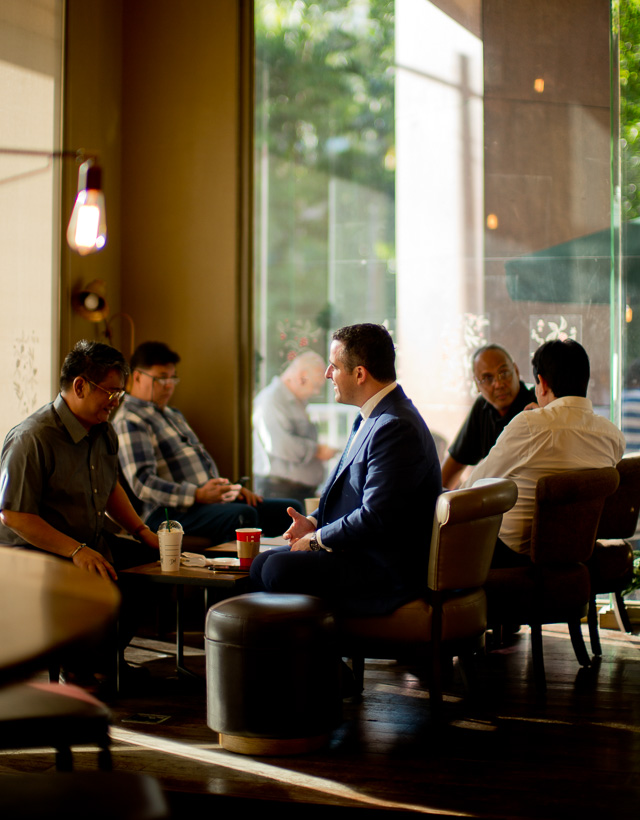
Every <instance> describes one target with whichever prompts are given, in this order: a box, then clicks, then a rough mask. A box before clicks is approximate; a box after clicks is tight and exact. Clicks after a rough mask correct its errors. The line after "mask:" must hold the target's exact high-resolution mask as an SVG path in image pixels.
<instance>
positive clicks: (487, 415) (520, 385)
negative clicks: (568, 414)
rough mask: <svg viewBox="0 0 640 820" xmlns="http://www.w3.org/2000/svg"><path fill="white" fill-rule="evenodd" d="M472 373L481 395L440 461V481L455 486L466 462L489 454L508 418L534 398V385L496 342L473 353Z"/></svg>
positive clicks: (473, 461)
mask: <svg viewBox="0 0 640 820" xmlns="http://www.w3.org/2000/svg"><path fill="white" fill-rule="evenodd" d="M472 361H473V375H474V381H475V383H476V387H477V388H478V391H479V393H480V395H479V396H478V398H477V399H476V401H475V403H474V405H473V407H472V408H471V410H470V412H469V415H468V416H467V418H466V420H465V422H464V424H463V425H462V427H461V428H460V431H459V433H458V435H457V436H456V438H455V441H454V442H453V444H452V445H451V446H450V447H449V452H448V454H447V456H446V457H445V459H444V461H443V463H442V485H443V487H445V488H446V489H448V490H453V489H455V488H456V487H457V486H458V484H459V482H460V478H461V476H462V473H463V472H464V470H465V467H467V466H468V465H475V464H478V462H479V461H482V459H483V458H484V457H485V456H486V455H487V454H488V452H489V450H491V448H492V447H493V445H494V444H495V443H496V440H497V438H498V436H499V435H500V433H501V432H502V431H503V430H504V428H505V427H506V426H507V424H509V422H510V421H511V420H512V419H513V418H515V416H517V415H518V413H520V412H522V410H524V409H525V407H527V406H528V405H529V404H532V403H534V402H535V401H536V395H535V392H534V391H533V389H531V390H530V389H529V388H528V387H527V386H526V385H525V383H524V382H522V381H521V380H520V372H519V370H518V365H517V364H516V363H515V362H514V361H513V359H512V358H511V356H510V355H509V354H508V353H507V351H506V350H505V349H504V348H503V347H501V346H500V345H498V344H488V345H484V346H483V347H480V348H478V350H476V352H475V353H474V354H473V360H472Z"/></svg>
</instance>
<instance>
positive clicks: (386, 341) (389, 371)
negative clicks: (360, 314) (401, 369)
mask: <svg viewBox="0 0 640 820" xmlns="http://www.w3.org/2000/svg"><path fill="white" fill-rule="evenodd" d="M332 338H333V340H334V342H341V343H342V344H343V345H344V350H343V351H342V361H343V363H344V365H345V367H346V368H347V370H348V371H349V372H350V373H351V372H352V371H353V369H354V367H357V366H358V365H362V367H364V368H366V370H368V371H369V373H370V374H371V375H372V376H373V378H374V379H375V380H376V381H379V382H392V381H395V378H396V366H395V360H396V351H395V348H394V346H393V339H392V338H391V334H390V333H389V331H388V330H387V328H386V327H384V326H383V325H373V324H362V325H349V326H347V327H341V328H340V329H339V330H336V332H335V333H334V334H333V337H332Z"/></svg>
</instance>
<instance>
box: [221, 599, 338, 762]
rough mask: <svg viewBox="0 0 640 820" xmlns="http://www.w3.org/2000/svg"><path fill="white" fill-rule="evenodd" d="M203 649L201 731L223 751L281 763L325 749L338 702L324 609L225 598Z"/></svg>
mask: <svg viewBox="0 0 640 820" xmlns="http://www.w3.org/2000/svg"><path fill="white" fill-rule="evenodd" d="M205 644H206V662H207V725H208V726H209V727H210V728H211V729H213V731H215V732H219V734H220V745H221V746H222V747H223V748H225V749H228V750H229V751H233V752H240V753H242V754H256V755H286V754H297V753H300V752H307V751H311V750H314V749H318V748H320V747H321V746H323V745H325V744H326V743H327V742H328V739H329V734H330V732H331V729H332V728H333V727H334V726H336V725H337V724H338V723H339V721H340V717H341V705H342V701H341V698H340V657H339V654H338V648H337V642H336V634H335V624H334V618H333V614H332V612H331V610H330V609H329V608H328V607H327V605H326V604H325V603H324V602H323V601H321V600H320V599H319V598H312V597H311V596H308V595H278V594H272V593H267V592H256V593H251V594H249V595H238V596H236V597H235V598H228V599H227V600H225V601H221V602H220V603H218V604H216V605H215V606H213V607H211V609H210V610H209V612H208V614H207V620H206V625H205Z"/></svg>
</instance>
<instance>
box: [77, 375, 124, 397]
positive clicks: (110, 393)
mask: <svg viewBox="0 0 640 820" xmlns="http://www.w3.org/2000/svg"><path fill="white" fill-rule="evenodd" d="M85 379H87V377H86V376H85ZM87 381H88V382H89V384H92V385H93V386H94V387H97V388H98V390H102V392H103V393H106V394H107V395H108V396H109V401H117V402H121V401H122V397H123V396H124V394H125V392H126V391H125V390H107V388H106V387H100V385H99V384H96V383H95V382H92V381H91V379H87Z"/></svg>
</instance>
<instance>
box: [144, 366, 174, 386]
mask: <svg viewBox="0 0 640 820" xmlns="http://www.w3.org/2000/svg"><path fill="white" fill-rule="evenodd" d="M138 373H142V375H143V376H148V377H149V378H150V379H151V380H152V381H154V382H158V384H160V385H162V387H167V385H169V384H171V385H173V387H175V386H176V384H180V379H179V378H178V377H177V376H153V375H152V374H151V373H147V371H146V370H138Z"/></svg>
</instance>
